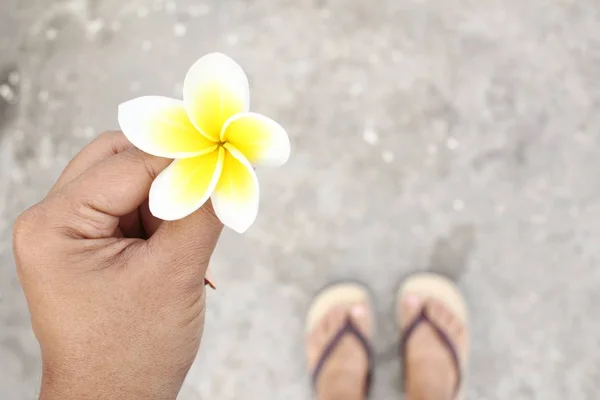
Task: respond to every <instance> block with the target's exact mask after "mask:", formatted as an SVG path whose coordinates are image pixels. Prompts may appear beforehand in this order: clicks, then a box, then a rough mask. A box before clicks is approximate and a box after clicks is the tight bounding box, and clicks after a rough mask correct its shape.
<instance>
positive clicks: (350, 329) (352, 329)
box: [313, 317, 373, 394]
mask: <svg viewBox="0 0 600 400" xmlns="http://www.w3.org/2000/svg"><path fill="white" fill-rule="evenodd" d="M346 335H354V336H355V337H356V338H357V339H358V341H359V342H360V344H361V345H362V347H363V348H364V350H365V353H366V354H367V365H368V367H367V368H368V369H367V377H366V379H365V394H368V393H369V390H370V389H371V381H372V378H373V348H372V347H371V344H370V343H369V341H368V339H367V338H365V336H364V335H363V334H362V333H361V332H360V330H359V329H358V328H357V327H356V325H355V324H354V322H352V319H351V318H350V317H348V318H346V322H345V323H344V325H342V327H341V328H340V329H339V330H338V331H337V333H336V334H335V336H334V337H333V338H332V339H331V340H330V341H329V343H328V344H327V346H325V350H323V353H321V358H320V359H319V362H318V363H317V366H316V367H315V369H314V371H313V385H314V387H315V388H316V387H317V381H318V379H319V375H320V374H321V371H322V370H323V367H324V366H325V363H326V362H327V360H328V359H329V357H330V356H331V354H332V353H333V351H334V350H335V348H336V347H337V345H338V344H339V343H340V341H341V340H342V339H343V338H344V337H345V336H346Z"/></svg>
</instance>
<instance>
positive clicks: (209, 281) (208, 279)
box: [204, 267, 217, 290]
mask: <svg viewBox="0 0 600 400" xmlns="http://www.w3.org/2000/svg"><path fill="white" fill-rule="evenodd" d="M206 285H208V286H210V287H211V289H213V290H215V289H216V288H217V287H216V286H215V284H214V283H213V280H212V274H211V273H210V267H209V268H208V269H207V270H206V275H205V276H204V286H206Z"/></svg>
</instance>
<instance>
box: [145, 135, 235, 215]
mask: <svg viewBox="0 0 600 400" xmlns="http://www.w3.org/2000/svg"><path fill="white" fill-rule="evenodd" d="M224 159H225V150H224V149H223V148H222V147H219V149H218V150H216V151H213V152H212V153H210V154H206V155H203V156H199V157H194V158H186V159H183V160H175V161H174V162H173V163H172V164H171V165H170V166H169V167H167V169H165V170H164V171H163V172H161V173H160V174H159V175H158V176H157V177H156V179H155V180H154V182H153V183H152V187H151V188H150V212H151V213H152V215H154V216H155V217H157V218H160V219H162V220H165V221H174V220H177V219H181V218H185V217H187V216H188V215H190V214H192V213H193V212H194V211H196V210H198V209H199V208H200V207H202V206H203V205H204V203H206V201H207V200H208V199H209V198H210V196H211V194H212V193H213V191H214V189H215V186H216V185H217V182H219V178H220V176H221V171H222V169H223V160H224Z"/></svg>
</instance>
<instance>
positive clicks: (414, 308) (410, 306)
mask: <svg viewBox="0 0 600 400" xmlns="http://www.w3.org/2000/svg"><path fill="white" fill-rule="evenodd" d="M400 302H401V303H400V307H399V311H400V322H401V326H402V328H405V327H406V326H407V325H408V324H410V322H412V321H413V320H414V319H415V318H416V317H417V315H418V314H419V313H420V312H421V309H422V308H423V299H422V298H421V297H419V296H418V295H416V294H412V293H407V294H405V295H403V296H402V299H401V300H400Z"/></svg>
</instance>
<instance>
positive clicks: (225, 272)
mask: <svg viewBox="0 0 600 400" xmlns="http://www.w3.org/2000/svg"><path fill="white" fill-rule="evenodd" d="M214 50H219V51H223V52H225V53H227V54H230V55H232V56H233V57H235V58H236V59H237V60H239V62H240V63H241V64H242V65H243V66H244V67H245V68H246V70H247V72H248V73H249V76H250V78H251V82H252V86H253V95H254V100H253V102H254V109H255V110H257V111H259V112H262V113H266V114H268V115H271V116H274V117H276V118H277V119H278V120H279V121H281V122H282V123H283V124H284V125H285V126H286V127H287V128H288V130H289V132H290V134H291V137H292V141H293V150H294V154H293V157H292V159H291V161H290V163H289V164H288V165H287V166H286V167H284V168H283V169H280V170H265V171H260V175H261V183H262V188H263V189H262V190H263V193H264V196H263V198H262V204H261V207H262V211H261V214H260V217H259V220H258V222H257V224H256V225H255V226H254V227H253V228H252V229H251V230H250V231H249V232H248V233H247V234H246V235H245V236H239V235H236V234H233V233H231V232H227V233H226V234H225V235H224V237H223V240H222V242H221V244H220V246H219V249H218V251H217V254H216V256H215V259H214V267H215V268H214V274H215V278H216V280H217V282H218V283H219V290H218V291H217V292H214V293H211V294H210V295H209V299H208V316H207V327H206V334H205V337H204V341H203V346H202V348H201V350H200V353H199V355H198V358H197V362H196V364H195V365H194V367H193V368H192V370H191V372H190V374H189V377H188V379H187V382H186V384H185V386H184V388H183V390H182V393H181V396H180V399H182V400H188V399H219V400H226V399H247V400H252V399H283V398H285V399H289V400H300V399H307V398H310V393H311V390H310V385H309V381H308V378H307V375H306V373H305V369H304V359H303V340H302V339H303V338H302V336H303V317H304V312H305V310H306V308H307V306H308V304H309V301H310V299H311V296H312V295H313V294H314V293H315V291H316V290H318V289H319V288H320V287H321V286H323V285H324V284H325V283H327V282H329V281H331V280H333V279H339V278H352V279H359V280H361V281H364V282H366V283H368V284H369V285H370V286H371V287H372V289H373V290H374V292H375V293H376V300H377V305H378V309H379V324H378V325H379V330H378V337H377V348H378V352H379V355H378V358H377V360H378V361H377V368H378V370H377V373H378V375H377V380H376V384H375V386H376V387H375V393H374V397H373V398H377V399H393V398H399V393H400V388H399V380H398V376H399V363H398V360H397V357H396V349H395V347H394V341H395V339H396V337H395V334H396V332H395V329H394V325H393V323H392V302H393V293H394V289H395V287H396V285H397V284H398V282H399V281H400V280H401V279H402V277H404V276H406V275H407V274H409V273H411V272H413V271H421V270H428V269H433V270H441V271H443V272H445V273H447V274H449V275H450V276H452V277H453V278H455V279H456V280H457V281H458V282H459V284H460V286H461V287H462V289H463V290H464V292H465V294H466V296H467V297H468V299H469V302H470V306H471V310H472V318H473V324H472V334H473V355H472V360H471V361H472V362H471V377H470V382H469V393H470V398H472V399H480V400H484V399H486V400H487V399H511V400H519V399H543V400H558V399H561V400H562V399H576V400H580V399H597V398H598V396H600V393H599V391H598V390H599V388H600V384H599V383H598V382H600V315H599V313H598V304H600V290H598V289H599V286H600V269H599V268H598V264H599V261H600V249H599V247H598V238H599V237H600V224H598V221H599V220H600V180H599V178H598V176H599V174H598V171H600V156H599V151H600V134H599V129H600V3H598V2H597V1H596V0H529V1H521V0H482V1H481V0H480V1H471V0H428V1H423V0H369V1H367V0H207V1H202V2H200V1H193V0H180V1H155V0H146V1H145V0H137V1H122V0H119V1H117V0H87V1H86V0H64V1H60V0H53V1H50V0H20V1H19V0H0V95H2V97H0V123H1V125H2V127H1V128H0V398H1V399H8V400H22V399H23V400H24V399H31V398H33V397H34V396H35V393H36V390H37V386H38V381H39V374H40V366H39V354H38V349H37V344H36V342H35V339H34V337H33V335H32V333H31V331H30V326H29V319H28V315H27V309H26V304H25V301H24V299H23V296H22V294H21V291H20V289H19V284H18V281H17V278H16V276H15V273H14V263H13V258H12V254H11V246H10V242H11V222H12V221H13V219H14V218H15V216H16V215H18V213H19V212H20V211H21V210H23V209H24V208H25V207H27V206H29V205H30V204H32V203H34V202H36V201H37V200H39V199H40V198H41V196H43V195H44V193H45V192H46V190H47V189H48V188H49V186H50V185H51V183H52V182H53V180H54V179H55V178H56V177H57V175H58V174H59V172H60V171H61V169H62V167H63V166H64V165H65V163H66V162H67V161H68V160H69V158H70V157H71V156H72V155H73V154H74V153H75V152H76V151H77V150H78V149H79V148H81V147H82V146H83V145H84V144H85V143H86V142H87V141H88V140H89V139H90V138H91V137H93V136H95V135H96V134H98V133H99V132H101V131H102V130H106V129H112V128H115V127H116V126H117V125H116V106H117V104H118V103H119V102H121V101H124V100H126V99H129V98H132V97H135V96H138V95H142V94H163V95H174V96H176V95H180V92H181V82H182V79H183V77H184V73H185V71H186V69H187V68H188V66H189V65H190V64H191V63H192V62H193V61H194V60H195V59H196V58H197V57H199V56H201V55H203V54H205V53H207V52H210V51H214Z"/></svg>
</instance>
